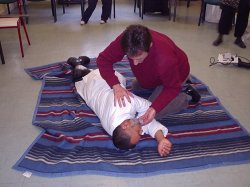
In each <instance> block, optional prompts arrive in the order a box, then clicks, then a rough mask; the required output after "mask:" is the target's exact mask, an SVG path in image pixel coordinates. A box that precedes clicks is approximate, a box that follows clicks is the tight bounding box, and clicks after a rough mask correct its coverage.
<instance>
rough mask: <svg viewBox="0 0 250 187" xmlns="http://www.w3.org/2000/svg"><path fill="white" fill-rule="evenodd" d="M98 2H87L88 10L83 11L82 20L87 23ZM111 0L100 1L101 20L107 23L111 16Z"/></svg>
mask: <svg viewBox="0 0 250 187" xmlns="http://www.w3.org/2000/svg"><path fill="white" fill-rule="evenodd" d="M97 2H98V0H88V8H87V9H86V10H85V11H84V14H83V17H82V20H83V21H84V22H85V23H87V22H88V21H89V18H90V17H91V15H92V13H93V12H94V10H95V8H96V5H97ZM111 7H112V0H102V15H101V20H103V21H107V20H108V18H109V16H110V14H111Z"/></svg>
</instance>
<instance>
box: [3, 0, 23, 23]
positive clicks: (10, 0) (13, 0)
mask: <svg viewBox="0 0 250 187" xmlns="http://www.w3.org/2000/svg"><path fill="white" fill-rule="evenodd" d="M17 2H18V0H0V4H5V5H7V9H8V14H10V13H11V11H10V6H9V5H10V4H13V3H17ZM22 5H23V6H22V7H23V11H24V14H27V7H26V2H25V0H22ZM25 19H26V23H27V24H28V17H26V18H25Z"/></svg>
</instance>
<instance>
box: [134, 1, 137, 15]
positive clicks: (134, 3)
mask: <svg viewBox="0 0 250 187" xmlns="http://www.w3.org/2000/svg"><path fill="white" fill-rule="evenodd" d="M136 1H137V0H134V12H136Z"/></svg>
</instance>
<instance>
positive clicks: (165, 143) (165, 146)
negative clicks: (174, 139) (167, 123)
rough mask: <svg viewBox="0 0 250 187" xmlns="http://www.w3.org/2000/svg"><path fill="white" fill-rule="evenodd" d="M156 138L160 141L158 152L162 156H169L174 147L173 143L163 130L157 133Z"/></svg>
mask: <svg viewBox="0 0 250 187" xmlns="http://www.w3.org/2000/svg"><path fill="white" fill-rule="evenodd" d="M155 139H156V140H157V142H158V153H159V154H160V156H167V155H168V154H169V153H170V151H171V148H172V143H171V142H170V141H169V140H168V139H167V138H165V137H164V135H163V133H162V130H158V131H157V132H156V133H155Z"/></svg>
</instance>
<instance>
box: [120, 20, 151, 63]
mask: <svg viewBox="0 0 250 187" xmlns="http://www.w3.org/2000/svg"><path fill="white" fill-rule="evenodd" d="M151 45H152V39H151V34H150V32H149V29H148V28H147V27H144V26H142V25H130V26H129V27H127V29H126V30H125V31H124V33H123V36H122V40H121V46H122V49H123V50H124V51H125V53H126V54H127V56H128V57H129V58H130V59H132V60H133V62H134V65H137V64H139V63H142V62H143V60H144V59H145V58H146V57H147V56H148V52H149V48H150V46H151Z"/></svg>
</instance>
